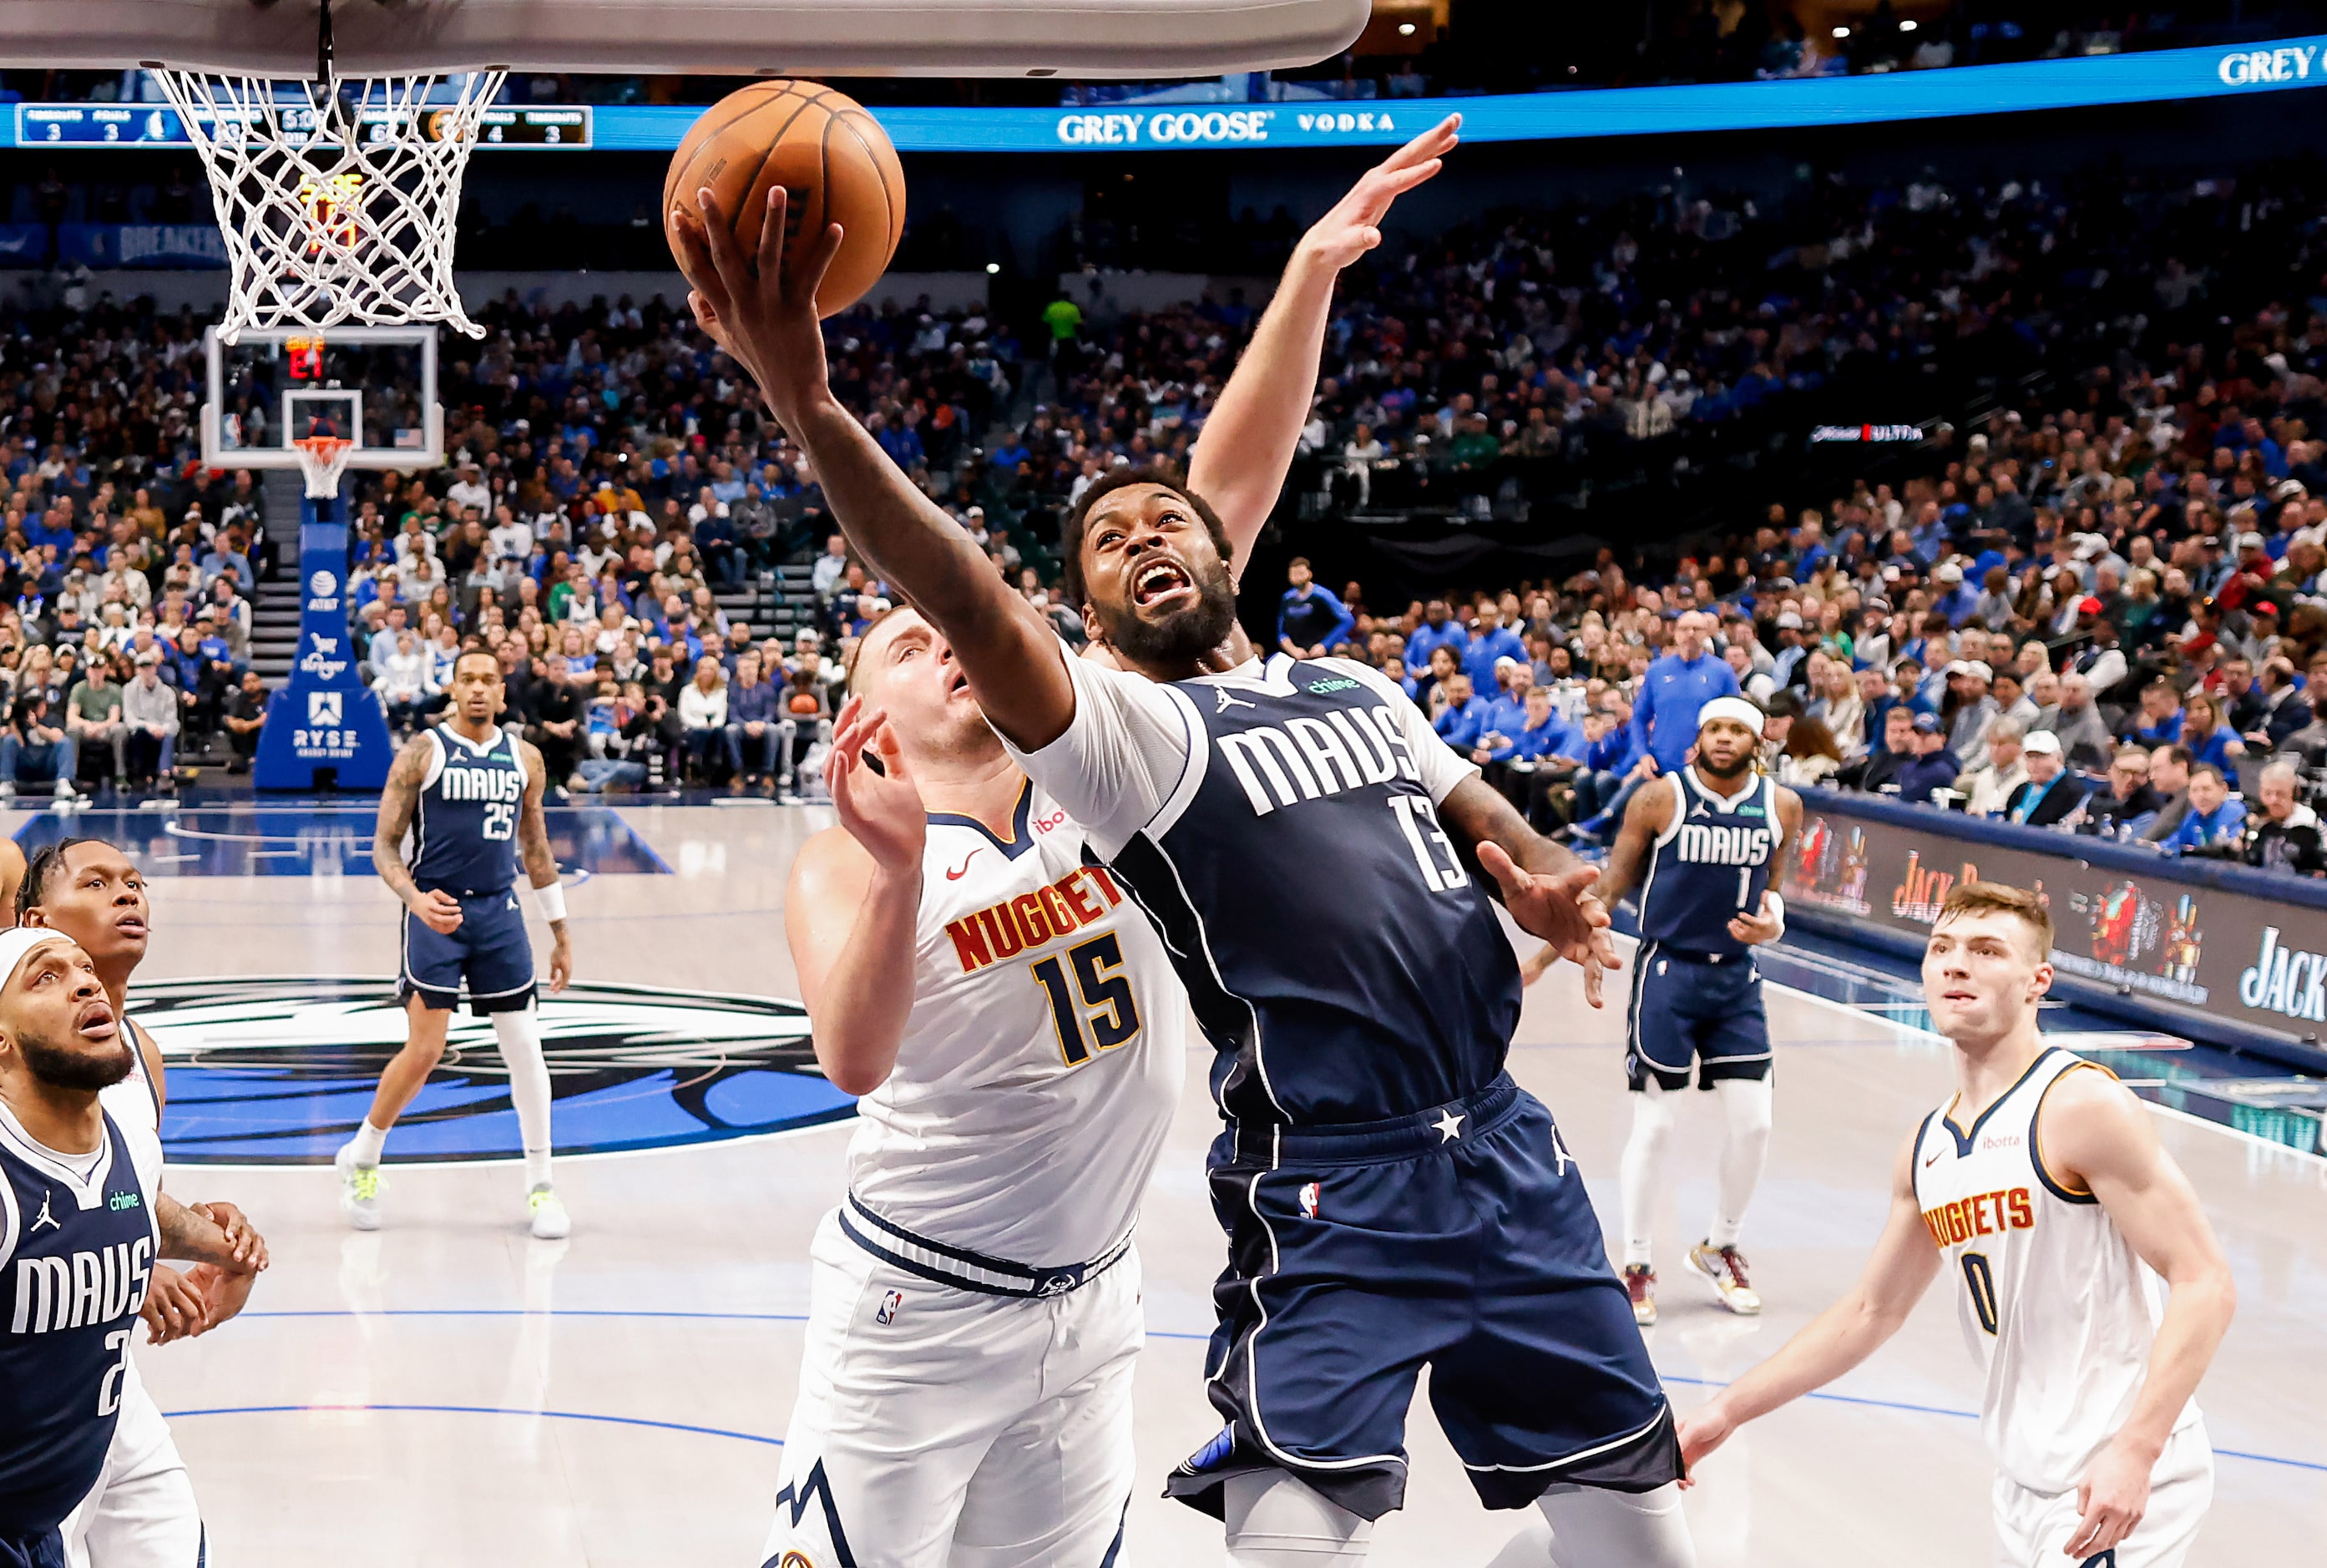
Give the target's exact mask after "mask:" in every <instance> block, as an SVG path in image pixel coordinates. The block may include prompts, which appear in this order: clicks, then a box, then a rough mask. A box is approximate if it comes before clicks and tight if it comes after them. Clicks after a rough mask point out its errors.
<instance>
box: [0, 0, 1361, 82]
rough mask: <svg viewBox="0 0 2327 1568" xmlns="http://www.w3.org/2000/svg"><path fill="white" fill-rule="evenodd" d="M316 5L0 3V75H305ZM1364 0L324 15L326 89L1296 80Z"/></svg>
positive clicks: (472, 2) (919, 0)
mask: <svg viewBox="0 0 2327 1568" xmlns="http://www.w3.org/2000/svg"><path fill="white" fill-rule="evenodd" d="M320 8H321V7H320V0H170V3H169V4H167V5H162V4H156V0H70V4H67V3H65V0H0V55H5V58H6V59H7V61H8V63H10V64H11V65H26V66H32V65H44V66H62V67H72V68H85V69H98V70H102V69H109V68H112V67H117V66H123V65H136V64H143V63H145V61H160V62H162V63H164V64H167V65H175V66H192V67H201V68H203V69H207V70H229V71H242V72H247V73H248V74H250V75H253V76H276V77H306V76H311V75H313V72H314V70H315V55H316V22H317V15H318V13H319V10H320ZM1370 11H1371V0H426V3H425V4H419V3H416V0H396V3H394V4H384V3H383V0H336V4H334V5H333V6H332V30H333V33H334V35H335V46H336V49H337V51H338V69H339V70H340V72H341V74H342V75H348V76H358V75H372V74H392V73H402V72H408V71H429V72H436V71H457V70H470V69H472V68H478V67H486V66H507V67H512V68H517V69H530V70H543V71H562V70H575V71H611V72H614V73H616V74H619V75H624V76H631V75H637V74H640V73H642V72H643V73H666V74H667V73H675V72H676V73H687V72H695V73H703V74H715V75H733V76H748V75H753V74H760V75H776V76H795V75H801V74H828V73H834V72H842V73H846V72H855V73H859V74H864V75H875V74H878V75H907V76H996V77H1004V76H1034V77H1050V76H1063V77H1092V78H1104V77H1115V78H1121V79H1132V80H1153V79H1158V78H1163V77H1173V76H1210V75H1217V74H1219V73H1220V72H1222V71H1234V70H1272V69H1276V68H1279V67H1289V66H1297V65H1312V64H1314V63H1315V62H1316V61H1320V60H1322V59H1324V58H1325V57H1326V56H1327V55H1330V54H1337V53H1339V52H1340V51H1342V50H1343V49H1346V48H1348V47H1349V46H1350V43H1351V42H1354V41H1355V40H1356V38H1357V36H1358V33H1359V32H1360V30H1361V29H1363V27H1364V26H1365V23H1366V19H1367V17H1368V15H1369V13H1370Z"/></svg>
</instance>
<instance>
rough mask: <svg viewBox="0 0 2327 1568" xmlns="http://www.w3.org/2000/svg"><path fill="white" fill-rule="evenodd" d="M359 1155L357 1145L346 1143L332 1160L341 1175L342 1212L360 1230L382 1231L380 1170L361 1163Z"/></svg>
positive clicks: (375, 1166)
mask: <svg viewBox="0 0 2327 1568" xmlns="http://www.w3.org/2000/svg"><path fill="white" fill-rule="evenodd" d="M355 1152H356V1146H355V1145H354V1144H353V1143H343V1144H341V1146H340V1152H339V1153H337V1154H335V1155H333V1156H332V1164H333V1165H335V1166H337V1167H338V1168H339V1172H340V1213H341V1215H342V1216H344V1217H345V1218H346V1219H347V1222H348V1223H349V1224H350V1226H352V1227H355V1228H356V1229H358V1230H378V1228H379V1189H380V1174H379V1167H378V1166H377V1165H359V1164H357V1163H356V1162H355Z"/></svg>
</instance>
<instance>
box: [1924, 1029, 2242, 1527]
mask: <svg viewBox="0 0 2327 1568" xmlns="http://www.w3.org/2000/svg"><path fill="white" fill-rule="evenodd" d="M2084 1068H2090V1069H2093V1070H2095V1071H2100V1072H2106V1071H2107V1070H2108V1069H2106V1068H2103V1067H2100V1066H2099V1065H2098V1063H2095V1062H2089V1061H2085V1060H2083V1059H2080V1058H2079V1057H2077V1056H2074V1055H2072V1054H2071V1053H2070V1052H2068V1051H2066V1050H2061V1049H2060V1048H2059V1047H2057V1046H2055V1047H2052V1048H2051V1049H2049V1050H2046V1051H2045V1052H2044V1053H2043V1054H2042V1055H2041V1056H2039V1057H2038V1058H2037V1059H2036V1060H2035V1061H2034V1062H2033V1064H2031V1065H2030V1067H2029V1069H2028V1070H2027V1071H2026V1072H2025V1073H2023V1074H2022V1075H2021V1078H2020V1081H2019V1082H2018V1083H2016V1084H2014V1085H2013V1086H2012V1087H2011V1088H2010V1089H2009V1090H2008V1091H2006V1092H2005V1095H2004V1097H2002V1098H2000V1099H1998V1100H1997V1101H1996V1102H1995V1104H1994V1105H1993V1106H1989V1107H1988V1108H1987V1109H1986V1111H1985V1112H1983V1113H1982V1114H1981V1115H1980V1116H1979V1118H1978V1119H1977V1121H1975V1122H1973V1123H1972V1125H1970V1126H1969V1127H1968V1128H1958V1125H1957V1124H1956V1123H1955V1122H1954V1121H1953V1120H1952V1119H1951V1115H1950V1113H1951V1112H1952V1111H1953V1110H1954V1107H1955V1102H1954V1101H1952V1100H1951V1101H1949V1103H1948V1105H1946V1106H1942V1107H1940V1108H1939V1110H1936V1111H1933V1112H1932V1113H1931V1114H1930V1115H1929V1116H1928V1117H1926V1118H1925V1119H1924V1122H1923V1126H1922V1130H1921V1132H1920V1133H1919V1134H1917V1135H1916V1138H1915V1152H1914V1170H1913V1179H1914V1183H1915V1200H1916V1202H1917V1204H1918V1206H1919V1207H1920V1208H1921V1209H1922V1211H1923V1223H1924V1224H1925V1225H1926V1226H1927V1227H1930V1232H1931V1237H1932V1239H1933V1240H1935V1241H1937V1242H1938V1243H1939V1248H1940V1250H1941V1251H1942V1252H1943V1253H1945V1254H1946V1255H1947V1259H1948V1263H1949V1266H1950V1271H1951V1273H1950V1278H1951V1283H1953V1284H1954V1285H1955V1286H1956V1288H1957V1289H1958V1291H1959V1292H1960V1294H1959V1296H1958V1308H1959V1313H1958V1315H1959V1316H1960V1317H1961V1319H1962V1321H1963V1330H1964V1339H1965V1342H1966V1343H1967V1344H1968V1345H1969V1346H1970V1347H1971V1353H1972V1356H1973V1358H1974V1359H1976V1360H1977V1361H1978V1362H1979V1364H1980V1366H1981V1367H1982V1368H1983V1369H1984V1370H1985V1371H1986V1375H1987V1388H1986V1395H1985V1397H1984V1398H1983V1400H1982V1402H1981V1406H1980V1432H1981V1433H1982V1435H1984V1436H1985V1437H1986V1439H1987V1446H1988V1451H1990V1452H1991V1453H1993V1454H1994V1455H1995V1463H1996V1468H1997V1470H1999V1471H2001V1472H2002V1474H2003V1475H2004V1477H2005V1479H2008V1480H2010V1481H2013V1482H2014V1483H2015V1484H2017V1485H2018V1486H2021V1487H2023V1488H2025V1489H2028V1490H2029V1491H2032V1492H2039V1493H2045V1494H2057V1493H2061V1492H2065V1491H2070V1490H2072V1489H2074V1488H2075V1487H2076V1486H2077V1485H2078V1483H2079V1482H2080V1481H2081V1480H2082V1479H2084V1474H2085V1471H2086V1470H2087V1468H2088V1467H2089V1465H2090V1464H2091V1462H2092V1461H2093V1458H2094V1456H2095V1455H2096V1454H2097V1453H2098V1451H2100V1449H2101V1448H2102V1447H2103V1446H2104V1445H2105V1444H2107V1442H2108V1441H2109V1440H2110V1439H2111V1438H2113V1437H2115V1436H2116V1435H2117V1432H2118V1430H2119V1429H2120V1428H2122V1427H2123V1426H2124V1425H2125V1423H2126V1417H2128V1416H2129V1415H2131V1414H2132V1413H2133V1405H2134V1399H2135V1395H2136V1394H2138V1392H2139V1391H2140V1388H2141V1383H2142V1379H2143V1377H2145V1376H2146V1374H2147V1372H2148V1368H2149V1352H2150V1347H2151V1345H2152V1344H2153V1343H2154V1341H2155V1339H2156V1338H2157V1325H2158V1323H2159V1321H2161V1320H2162V1319H2163V1316H2164V1311H2165V1287H2164V1282H2163V1281H2162V1280H2160V1279H2159V1278H2158V1277H2157V1274H2156V1273H2155V1271H2154V1270H2153V1269H2151V1268H2150V1266H2149V1265H2147V1264H2145V1263H2144V1262H2143V1261H2142V1260H2141V1257H2140V1255H2139V1254H2137V1253H2135V1251H2134V1249H2133V1244H2132V1243H2131V1242H2128V1241H2127V1240H2126V1238H2125V1233H2124V1232H2123V1231H2120V1230H2119V1229H2118V1228H2117V1223H2116V1222H2115V1221H2114V1220H2112V1219H2111V1218H2109V1217H2108V1213H2107V1210H2105V1209H2102V1208H2101V1206H2100V1201H2099V1199H2096V1198H2095V1197H2094V1196H2093V1195H2092V1194H2091V1193H2090V1192H2088V1191H2079V1190H2073V1189H2070V1188H2068V1187H2065V1186H2063V1185H2061V1182H2060V1181H2056V1180H2055V1179H2054V1178H2053V1176H2052V1173H2051V1171H2047V1170H2046V1169H2045V1167H2044V1156H2043V1151H2042V1149H2041V1148H2039V1147H2038V1146H2037V1138H2036V1116H2037V1113H2038V1111H2039V1110H2040V1109H2041V1108H2042V1106H2043V1104H2044V1096H2045V1093H2046V1091H2048V1090H2049V1089H2051V1087H2052V1085H2053V1084H2055V1083H2057V1082H2059V1081H2060V1079H2061V1078H2062V1077H2063V1076H2064V1075H2066V1074H2068V1073H2071V1072H2074V1071H2077V1070H2078V1069H2084ZM2197 1419H2198V1405H2197V1402H2196V1401H2195V1400H2192V1401H2191V1403H2190V1404H2189V1405H2187V1406H2186V1407H2184V1408H2183V1410H2182V1414H2180V1416H2179V1417H2177V1418H2176V1420H2175V1422H2174V1429H2175V1430H2176V1431H2177V1432H2178V1431H2180V1430H2181V1429H2182V1428H2183V1427H2186V1426H2188V1425H2190V1424H2191V1423H2193V1422H2195V1421H2196V1420H2197Z"/></svg>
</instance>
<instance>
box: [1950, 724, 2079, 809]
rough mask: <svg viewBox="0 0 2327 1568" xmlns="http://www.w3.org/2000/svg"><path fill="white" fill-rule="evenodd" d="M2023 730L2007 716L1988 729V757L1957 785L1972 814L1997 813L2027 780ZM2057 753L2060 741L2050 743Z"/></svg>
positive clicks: (1965, 806)
mask: <svg viewBox="0 0 2327 1568" xmlns="http://www.w3.org/2000/svg"><path fill="white" fill-rule="evenodd" d="M2025 739H2026V734H2025V732H2023V730H2022V729H2021V727H2020V726H2019V725H2018V724H2016V723H2014V722H2013V721H2012V720H2010V719H1998V720H1996V721H1995V723H1992V724H1990V725H1989V726H1988V728H1987V759H1986V761H1984V762H1982V763H1981V764H1980V766H1978V767H1977V768H1975V769H1973V770H1971V771H1970V772H1968V773H1966V774H1964V775H1963V777H1962V780H1961V782H1960V783H1958V785H1957V788H1958V789H1961V790H1963V792H1964V794H1965V796H1966V797H1967V799H1966V802H1965V805H1964V809H1965V810H1966V811H1967V812H1969V813H1970V814H1971V815H1972V816H1974V817H1995V816H1998V815H2000V814H2001V813H2002V812H2003V811H2004V809H2005V807H2006V806H2007V805H2008V804H2010V802H2011V799H2012V797H2013V795H2014V793H2015V792H2017V791H2018V789H2019V788H2020V787H2021V786H2022V785H2023V784H2025V783H2026V782H2028V779H2029V777H2030V774H2029V770H2028V768H2027V767H2026V765H2025V760H2024V755H2023V747H2022V742H2023V740H2025ZM2053 745H2054V746H2055V748H2056V750H2055V751H2054V753H2053V754H2054V755H2055V756H2057V755H2058V754H2059V752H2058V751H2057V747H2058V745H2059V742H2057V741H2055V742H2053Z"/></svg>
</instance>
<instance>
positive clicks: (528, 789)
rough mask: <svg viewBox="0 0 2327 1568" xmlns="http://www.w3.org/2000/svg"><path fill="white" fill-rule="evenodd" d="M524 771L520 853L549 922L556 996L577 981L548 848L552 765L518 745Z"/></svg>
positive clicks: (561, 892) (535, 750) (525, 744)
mask: <svg viewBox="0 0 2327 1568" xmlns="http://www.w3.org/2000/svg"><path fill="white" fill-rule="evenodd" d="M517 755H518V761H519V762H520V763H522V764H523V765H524V767H525V803H524V804H523V805H522V806H521V807H519V809H518V818H517V853H518V858H519V860H521V861H523V862H524V863H525V878H526V881H527V882H529V883H530V884H532V887H533V898H534V902H535V903H537V904H538V905H539V906H540V907H541V914H542V918H543V919H546V920H547V921H548V922H549V989H550V992H551V994H553V995H554V994H556V993H557V992H560V991H563V990H565V985H566V982H568V981H570V980H572V979H573V978H574V943H573V941H572V939H571V938H568V937H567V936H566V933H565V887H564V885H563V884H561V883H560V882H558V880H557V855H556V852H555V851H553V850H552V849H551V848H550V847H549V816H548V813H547V812H546V811H545V810H543V809H542V804H541V803H542V798H543V797H545V796H546V795H547V794H548V792H549V764H548V762H547V761H545V760H544V759H543V757H542V755H541V748H540V747H538V746H536V745H535V744H534V743H533V742H531V741H519V742H518V743H517Z"/></svg>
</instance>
